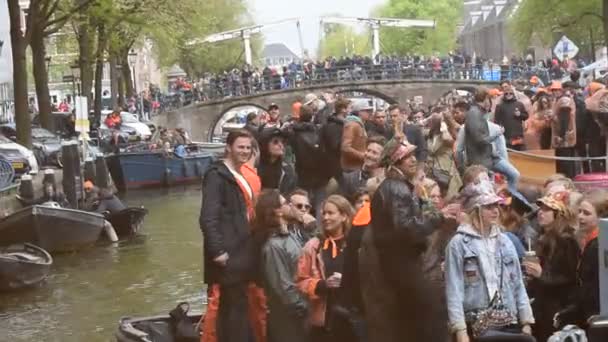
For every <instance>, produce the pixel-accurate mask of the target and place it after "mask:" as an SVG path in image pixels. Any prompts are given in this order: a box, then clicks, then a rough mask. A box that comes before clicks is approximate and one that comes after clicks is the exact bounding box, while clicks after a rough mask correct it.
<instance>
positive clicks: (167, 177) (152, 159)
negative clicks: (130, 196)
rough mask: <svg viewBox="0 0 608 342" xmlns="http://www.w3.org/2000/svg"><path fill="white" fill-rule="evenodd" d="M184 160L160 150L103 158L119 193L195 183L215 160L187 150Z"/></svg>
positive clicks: (206, 155)
mask: <svg viewBox="0 0 608 342" xmlns="http://www.w3.org/2000/svg"><path fill="white" fill-rule="evenodd" d="M187 150H188V152H187V153H186V154H185V155H184V156H183V157H180V156H177V155H175V154H174V153H167V152H165V151H161V150H154V151H140V152H126V153H119V154H111V155H108V156H106V162H107V164H108V169H109V170H110V173H111V174H112V179H113V180H114V183H115V184H116V187H117V188H118V189H119V190H121V191H124V190H129V189H137V188H145V187H160V186H172V185H175V184H187V183H196V182H198V181H200V179H201V177H202V176H203V174H204V173H205V171H206V170H207V168H208V167H209V165H211V163H212V161H213V160H214V158H215V156H214V154H213V153H212V152H207V151H205V150H204V149H198V147H196V148H192V147H189V148H188V149H187Z"/></svg>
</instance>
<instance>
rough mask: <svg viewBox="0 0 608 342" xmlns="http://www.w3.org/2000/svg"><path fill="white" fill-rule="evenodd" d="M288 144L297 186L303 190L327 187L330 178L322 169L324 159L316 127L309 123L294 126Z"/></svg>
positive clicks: (323, 168) (325, 169) (324, 168)
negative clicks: (294, 163)
mask: <svg viewBox="0 0 608 342" xmlns="http://www.w3.org/2000/svg"><path fill="white" fill-rule="evenodd" d="M289 144H290V145H291V148H292V149H293V153H294V155H295V157H296V174H297V175H298V185H299V186H300V187H301V188H304V189H313V188H318V187H321V186H325V185H327V182H328V181H329V177H331V176H328V172H327V168H326V167H323V165H324V163H325V162H326V161H325V159H326V158H325V156H324V153H323V149H322V148H321V146H320V139H319V130H318V129H317V126H316V125H315V124H313V123H311V122H298V123H296V124H294V125H293V132H292V134H291V136H290V139H289Z"/></svg>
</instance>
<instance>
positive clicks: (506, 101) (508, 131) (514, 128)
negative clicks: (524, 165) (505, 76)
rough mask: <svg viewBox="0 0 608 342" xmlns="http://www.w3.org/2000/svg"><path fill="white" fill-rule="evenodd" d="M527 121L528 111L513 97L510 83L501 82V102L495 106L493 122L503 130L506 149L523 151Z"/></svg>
mask: <svg viewBox="0 0 608 342" xmlns="http://www.w3.org/2000/svg"><path fill="white" fill-rule="evenodd" d="M526 120H528V111H527V110H526V107H525V106H524V104H523V103H521V102H520V101H518V100H517V98H516V97H515V90H514V89H513V86H512V85H511V83H510V82H508V81H505V82H503V98H502V102H501V103H499V104H498V106H496V111H495V114H494V122H495V123H496V124H497V125H499V126H502V127H504V128H505V133H504V134H505V139H506V140H507V147H508V148H511V149H514V150H518V151H523V150H525V145H524V121H526Z"/></svg>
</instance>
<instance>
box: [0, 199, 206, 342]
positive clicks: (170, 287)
mask: <svg viewBox="0 0 608 342" xmlns="http://www.w3.org/2000/svg"><path fill="white" fill-rule="evenodd" d="M200 199H201V195H200V188H199V189H196V188H189V189H187V190H183V189H182V190H175V189H173V190H171V192H166V191H165V192H161V191H160V190H150V191H141V192H140V191H138V192H130V193H129V194H128V196H127V197H126V202H127V203H128V204H129V205H133V206H138V205H144V206H145V207H146V208H148V209H149V211H150V213H149V214H148V216H147V217H146V221H145V223H144V230H143V236H138V237H136V238H134V239H132V240H129V241H121V242H120V243H119V244H117V245H108V244H106V245H101V246H97V247H96V248H92V249H90V250H86V251H81V252H79V253H72V254H62V255H56V256H54V259H55V260H54V261H55V262H54V265H53V268H52V271H51V274H50V276H49V279H48V281H47V282H46V283H45V284H43V285H42V286H40V287H39V288H35V289H31V290H27V291H23V292H18V293H10V294H0V332H1V333H0V336H1V337H0V340H2V341H45V342H46V341H48V342H54V341H62V342H63V341H78V342H80V341H91V342H96V341H104V342H105V341H111V340H113V334H114V332H115V330H116V327H117V322H118V320H119V319H120V317H122V316H148V315H155V314H165V313H168V312H169V311H170V310H171V309H172V308H173V307H175V305H176V304H177V303H178V302H180V301H188V302H190V303H191V304H192V309H193V310H200V309H202V305H201V304H200V303H202V274H201V265H202V249H201V246H202V243H201V233H200V230H199V228H198V214H199V209H200Z"/></svg>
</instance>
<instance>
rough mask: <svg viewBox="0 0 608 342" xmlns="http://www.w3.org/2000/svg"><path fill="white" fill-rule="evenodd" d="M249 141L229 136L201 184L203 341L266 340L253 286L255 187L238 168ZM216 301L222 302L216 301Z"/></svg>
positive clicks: (239, 134) (241, 133) (243, 135)
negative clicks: (221, 155)
mask: <svg viewBox="0 0 608 342" xmlns="http://www.w3.org/2000/svg"><path fill="white" fill-rule="evenodd" d="M252 141H253V137H252V136H251V134H250V133H249V132H247V131H245V130H238V131H234V132H230V134H228V138H227V139H226V157H225V159H224V160H220V161H217V162H215V163H214V164H212V165H211V167H210V168H209V170H208V171H207V173H206V174H205V177H204V179H203V200H202V206H201V213H200V218H199V223H200V227H201V230H202V232H203V238H204V239H203V240H204V260H205V268H204V269H205V271H204V272H205V282H206V283H207V285H208V288H207V296H208V300H209V302H208V306H207V313H206V316H205V322H204V324H203V326H202V330H203V340H204V341H211V342H216V341H219V342H226V341H234V342H247V341H252V340H253V339H254V336H252V335H255V340H256V341H264V340H265V337H266V336H265V335H266V333H265V331H266V326H265V325H266V307H265V300H264V295H263V292H262V291H261V289H260V288H258V287H257V286H255V284H254V283H253V280H254V279H255V277H256V264H257V260H258V259H259V251H257V250H256V247H255V243H254V239H253V236H252V232H251V228H250V221H251V220H252V219H253V215H254V206H253V203H254V202H255V197H256V195H257V194H256V193H255V192H256V190H255V187H254V186H253V185H252V184H251V183H250V182H248V181H247V179H246V178H247V175H245V174H243V173H242V171H241V170H242V167H243V166H244V165H245V164H246V163H247V162H248V161H249V159H251V155H252ZM220 299H221V300H220Z"/></svg>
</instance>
